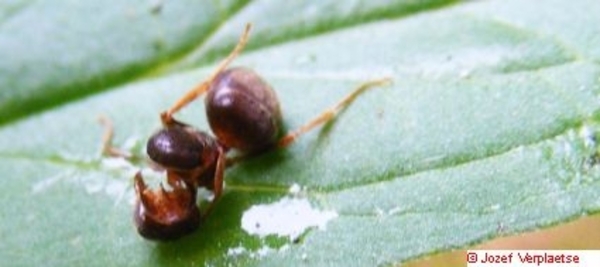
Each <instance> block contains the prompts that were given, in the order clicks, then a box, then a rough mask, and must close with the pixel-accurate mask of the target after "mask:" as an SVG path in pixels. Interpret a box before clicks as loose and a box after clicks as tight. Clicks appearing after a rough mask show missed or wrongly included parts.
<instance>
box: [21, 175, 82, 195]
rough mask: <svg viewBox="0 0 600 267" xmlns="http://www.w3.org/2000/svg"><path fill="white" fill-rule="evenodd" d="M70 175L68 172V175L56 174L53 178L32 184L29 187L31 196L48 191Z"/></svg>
mask: <svg viewBox="0 0 600 267" xmlns="http://www.w3.org/2000/svg"><path fill="white" fill-rule="evenodd" d="M70 173H72V172H68V173H59V174H56V175H54V176H50V177H48V178H46V179H43V180H41V181H39V182H37V183H35V184H33V186H31V193H33V194H39V193H41V192H44V191H46V190H48V188H50V187H51V186H53V185H54V184H56V183H57V182H59V181H60V180H61V179H63V178H65V177H67V176H69V175H70Z"/></svg>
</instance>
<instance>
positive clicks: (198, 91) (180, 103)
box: [160, 23, 252, 125]
mask: <svg viewBox="0 0 600 267" xmlns="http://www.w3.org/2000/svg"><path fill="white" fill-rule="evenodd" d="M250 28H252V25H251V24H250V23H248V24H246V28H245V29H244V33H242V36H241V37H240V40H239V41H238V43H237V45H236V46H235V48H234V49H233V50H232V51H231V53H229V55H228V56H227V57H226V58H225V59H223V61H221V63H219V65H218V66H217V68H215V70H214V71H213V73H212V74H211V75H210V76H208V79H206V80H205V81H203V82H202V83H200V84H198V85H197V86H196V87H194V88H192V89H191V90H189V91H188V92H187V93H186V94H185V95H183V97H181V98H179V100H177V102H175V104H174V105H173V106H171V107H170V108H169V109H168V110H166V111H164V112H163V113H161V114H160V118H161V120H162V122H163V124H165V125H167V124H169V123H171V121H172V117H173V114H175V113H176V112H177V111H179V110H180V109H182V108H183V107H185V106H186V105H188V104H189V103H190V102H192V101H194V100H195V99H196V98H198V97H199V96H200V95H202V94H203V93H205V92H206V91H208V89H209V87H210V83H211V82H212V81H213V80H214V79H215V78H216V77H217V75H219V73H221V72H222V71H223V70H224V69H225V68H226V67H227V66H228V65H229V64H230V63H231V61H233V59H234V58H235V57H236V56H237V55H238V54H239V53H240V52H241V51H242V49H243V48H244V47H245V46H246V43H247V42H248V35H249V33H250Z"/></svg>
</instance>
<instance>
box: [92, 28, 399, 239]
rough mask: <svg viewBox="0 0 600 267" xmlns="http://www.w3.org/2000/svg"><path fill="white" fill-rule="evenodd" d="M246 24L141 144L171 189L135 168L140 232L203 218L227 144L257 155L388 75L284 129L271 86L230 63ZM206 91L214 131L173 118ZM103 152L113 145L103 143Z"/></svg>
mask: <svg viewBox="0 0 600 267" xmlns="http://www.w3.org/2000/svg"><path fill="white" fill-rule="evenodd" d="M249 31H250V24H248V25H247V26H246V28H245V31H244V33H243V34H242V36H241V37H240V40H239V42H238V44H237V45H236V47H235V48H234V49H233V51H232V52H231V53H230V54H229V55H228V56H227V57H226V58H225V59H224V60H223V61H222V62H221V63H220V64H219V65H218V66H217V67H216V69H215V70H214V71H213V73H212V74H211V75H210V76H209V77H208V78H207V79H206V80H205V81H203V82H202V83H200V84H199V85H197V86H196V87H194V88H192V89H191V90H190V91H188V92H187V93H186V94H185V95H184V96H183V97H181V98H180V99H179V100H178V101H177V102H176V103H175V104H174V105H173V106H172V107H170V108H169V109H168V110H166V111H164V112H162V113H161V114H160V119H161V121H162V124H163V128H162V129H160V130H159V131H157V132H156V133H154V134H153V135H152V136H151V137H150V139H149V140H148V142H147V146H146V150H147V154H148V156H149V157H150V159H151V160H152V161H153V162H154V163H156V164H158V165H160V166H161V167H162V168H164V169H165V170H166V173H167V184H168V186H169V187H171V190H165V189H164V188H163V187H162V185H161V186H160V188H159V189H154V190H153V189H150V188H148V187H147V186H146V184H145V183H144V180H143V178H142V176H141V174H140V173H138V174H136V176H135V178H134V187H135V191H136V196H137V201H136V204H135V211H134V221H135V224H136V227H137V229H138V232H139V234H140V235H142V236H143V237H145V238H147V239H152V240H161V241H162V240H172V239H177V238H179V237H182V236H184V235H187V234H189V233H191V232H193V231H194V230H195V229H196V228H198V227H199V225H200V220H201V217H202V216H205V215H206V214H208V213H209V212H210V210H211V209H212V207H213V206H214V204H215V203H216V201H217V200H218V199H219V197H220V196H221V194H222V191H223V176H224V171H225V168H226V165H227V163H228V162H227V161H228V159H227V158H226V154H227V152H228V151H229V150H230V149H236V150H238V151H240V152H242V153H243V154H244V155H254V154H258V153H261V152H264V151H267V150H269V149H272V148H285V147H287V146H288V145H290V144H291V143H293V142H294V140H296V138H297V137H298V136H300V135H302V134H303V133H305V132H308V131H310V130H311V129H313V128H315V127H317V126H319V125H322V124H324V123H326V122H328V121H330V120H331V119H333V118H334V117H335V115H336V114H337V113H338V112H339V111H340V110H342V109H344V108H345V107H347V106H348V105H349V104H350V103H351V102H352V101H353V100H354V99H355V98H356V97H357V96H358V95H359V94H361V93H362V92H363V91H365V90H367V89H369V88H372V87H374V86H380V85H384V84H387V83H389V82H390V79H389V78H385V79H380V80H373V81H369V82H366V83H363V84H361V85H360V86H359V87H358V88H356V89H355V90H354V91H352V92H351V93H350V94H349V95H347V96H346V97H345V98H343V99H342V100H341V101H340V102H339V103H337V104H336V105H335V106H333V107H332V108H330V109H328V110H326V111H324V112H323V113H321V114H320V115H318V116H317V117H316V118H314V119H313V120H311V121H309V122H308V123H306V124H305V125H303V126H301V127H299V128H298V129H297V130H295V131H291V132H289V133H288V134H286V135H283V136H282V134H281V129H282V127H281V121H282V118H281V109H280V106H279V101H278V99H277V95H276V94H275V91H273V89H272V88H271V86H270V85H269V84H267V83H266V82H265V81H264V80H263V79H262V78H261V77H260V76H258V74H256V73H255V72H254V71H252V70H250V69H247V68H241V67H235V68H229V69H227V67H228V65H229V64H230V63H231V61H232V60H233V59H234V58H235V57H236V56H237V55H238V54H239V53H240V51H241V50H242V49H243V47H244V46H245V44H246V42H247V40H248V34H249ZM204 93H206V98H205V106H206V116H207V118H208V122H209V125H210V128H211V130H212V132H213V133H214V135H215V137H212V136H210V135H209V134H207V133H206V132H203V131H200V130H197V129H195V128H193V127H192V126H190V125H188V124H185V123H183V122H180V121H177V120H175V119H174V118H173V115H174V114H175V113H176V112H177V111H179V110H180V109H182V108H183V107H185V106H186V105H188V104H189V103H191V102H192V101H194V100H195V99H196V98H198V97H199V96H201V95H202V94H204ZM105 124H106V123H105ZM105 126H106V125H105ZM105 139H106V140H105V142H107V140H109V139H108V138H105ZM104 151H105V152H111V150H109V149H108V146H106V145H105V146H104ZM199 187H206V188H208V189H210V190H212V191H213V194H214V198H213V200H212V201H211V203H210V204H209V206H208V207H207V209H206V211H205V212H204V214H203V215H201V214H200V210H199V208H198V206H197V204H196V193H197V189H198V188H199Z"/></svg>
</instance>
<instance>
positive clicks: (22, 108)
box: [0, 0, 600, 266]
mask: <svg viewBox="0 0 600 267" xmlns="http://www.w3.org/2000/svg"><path fill="white" fill-rule="evenodd" d="M204 4H205V5H203V6H202V7H203V8H202V9H201V11H202V12H207V14H208V15H206V16H199V15H198V13H195V12H200V11H199V10H198V9H194V8H191V7H189V6H188V5H186V4H184V3H178V2H173V3H172V2H168V3H167V2H163V3H161V2H155V3H151V4H149V3H148V2H144V4H143V5H142V4H140V5H134V4H133V3H129V2H128V4H116V3H115V6H112V5H107V4H106V3H105V4H103V5H104V6H103V8H98V7H94V6H89V5H91V4H89V3H87V4H84V3H82V4H78V5H75V6H69V7H68V8H67V5H66V4H64V6H62V5H56V4H54V5H51V4H44V3H42V2H31V3H30V2H23V3H22V4H21V3H20V2H15V4H13V5H6V6H2V9H3V11H2V13H0V19H2V24H0V36H2V37H0V38H2V39H0V47H4V48H11V51H14V56H12V58H11V57H4V56H3V58H7V60H8V61H2V63H0V69H2V70H3V71H2V72H1V73H2V75H0V84H2V85H3V86H2V87H3V88H6V89H5V90H2V91H1V92H0V96H1V98H0V99H1V100H0V102H1V103H2V104H0V110H1V114H3V115H2V119H1V120H2V121H4V122H5V124H4V125H3V126H2V128H0V158H1V159H2V160H1V161H0V174H2V177H3V181H4V182H3V189H2V190H3V192H2V193H3V194H2V196H1V197H0V204H1V205H2V207H3V208H2V209H1V210H0V211H1V212H2V218H6V219H4V220H3V221H2V223H0V234H2V236H3V237H5V238H3V242H2V243H1V244H0V258H2V259H3V261H6V262H11V263H14V265H17V266H20V265H23V266H32V265H33V266H36V265H50V266H65V265H67V266H68V265H73V266H81V265H86V266H87V265H90V266H106V265H109V266H160V265H166V264H168V265H170V266H205V265H211V266H212V265H216V266H222V265H228V264H232V265H236V266H237V265H248V266H281V264H282V263H285V265H286V266H289V265H291V266H295V265H310V266H374V265H390V264H397V263H400V262H403V261H405V260H407V259H411V258H415V257H418V256H420V255H425V254H429V253H433V252H436V251H443V250H449V249H453V248H460V247H464V246H466V245H468V244H472V243H477V242H482V241H484V240H487V239H491V238H494V237H497V236H501V235H505V234H514V233H519V232H523V231H527V230H533V229H538V228H541V227H544V226H548V225H553V224H557V223H560V222H564V221H568V220H571V219H574V218H578V217H581V216H584V215H587V214H592V213H596V212H598V210H599V209H600V193H599V192H600V190H599V189H600V188H599V187H600V167H599V166H598V162H599V160H598V159H599V158H600V156H599V154H598V144H597V135H598V132H599V131H600V125H599V124H598V94H599V93H600V82H599V74H600V69H599V68H598V62H599V58H600V49H599V48H598V47H600V46H599V45H600V39H598V38H597V36H600V30H599V29H598V28H597V27H592V26H591V25H598V24H599V23H600V21H598V20H599V19H598V17H597V16H594V15H592V14H598V12H600V5H599V4H598V3H596V2H594V1H583V0H581V1H575V2H570V3H565V2H564V1H548V2H547V3H545V4H544V5H543V6H540V5H539V3H538V2H536V1H533V0H531V1H484V2H466V3H459V4H454V5H452V6H444V7H443V8H439V9H436V10H430V11H427V12H417V11H418V10H420V11H423V10H424V9H427V8H431V7H434V6H438V5H441V4H443V3H441V2H440V3H438V2H428V3H425V4H423V5H416V4H412V3H411V2H401V1H398V2H391V3H387V4H380V3H378V2H372V1H369V2H368V3H362V2H358V1H357V2H354V5H351V4H349V3H344V4H342V2H339V3H338V2H336V1H330V2H327V1H325V2H322V4H318V5H315V6H310V5H306V6H304V5H300V4H298V3H295V4H284V3H277V2H274V1H273V2H270V1H254V2H248V3H246V2H234V1H230V2H222V3H219V4H218V5H217V4H215V2H210V1H208V2H207V3H204ZM120 5H125V6H127V5H130V7H131V9H127V8H125V7H123V6H120ZM156 5H160V7H157V6H156ZM280 5H281V6H280ZM177 6H179V9H176V7H177ZM69 8H73V9H74V10H73V12H66V11H65V10H69ZM77 8H79V9H77ZM104 8H106V9H104ZM112 8H114V10H118V11H119V12H125V13H118V12H117V13H114V12H116V11H114V10H113V9H112ZM157 8H158V11H157ZM211 8H214V10H212V11H211ZM279 8H282V9H283V10H284V11H285V10H288V11H290V12H288V13H287V14H290V15H286V12H284V11H281V12H277V10H280V9H279ZM138 9H139V10H144V11H143V12H147V14H146V13H143V12H140V11H136V10H138ZM111 10H112V11H111ZM128 10H133V11H131V12H132V13H131V14H134V15H131V14H130V13H127V11H128ZM215 10H219V12H217V11H215ZM384 10H387V11H384ZM292 11H295V12H292ZM328 12H331V14H333V15H327V14H330V13H328ZM105 13H106V14H105ZM90 14H96V15H97V16H90ZM103 14H104V15H103ZM109 14H110V15H109ZM115 14H121V15H122V16H123V17H118V18H120V20H119V19H116V18H113V17H111V16H115ZM123 14H125V15H123ZM128 14H129V15H128ZM140 14H144V15H140ZM169 14H170V15H171V16H172V18H171V17H169ZM311 14H312V15H311ZM30 16H31V17H30ZM127 16H134V17H135V18H142V17H148V20H152V19H151V17H152V16H160V18H161V19H160V20H158V19H157V18H154V20H155V21H154V23H155V24H154V25H153V26H148V24H147V23H146V22H144V20H143V19H140V20H138V19H134V20H132V21H128V20H127V19H126V18H127ZM136 16H137V17H136ZM163 16H165V17H163ZM34 17H35V18H39V20H40V21H42V22H43V21H45V20H47V21H48V22H51V23H40V25H45V27H50V30H56V31H57V32H56V33H57V34H53V35H52V38H56V39H51V40H48V39H47V38H50V37H48V36H46V35H45V34H46V33H45V32H46V31H44V33H43V34H41V35H36V34H33V32H36V31H40V28H39V27H42V26H39V27H33V26H29V27H25V30H23V31H16V29H17V26H18V25H21V24H19V23H24V24H23V25H29V24H27V23H28V22H27V21H29V20H32V18H34ZM103 17H106V20H105V19H103ZM61 18H62V19H61ZM92 18H93V19H92ZM96 19H97V20H98V21H96ZM84 20H89V21H90V22H89V23H88V24H87V25H85V24H77V23H74V21H84ZM107 21H110V22H111V23H108V22H107ZM246 21H252V22H253V23H255V24H256V27H255V31H254V32H253V35H252V37H251V38H252V42H251V43H250V47H249V48H250V50H248V51H247V52H246V53H245V54H243V55H242V56H241V57H240V58H239V59H238V60H236V61H235V63H234V64H235V65H242V66H247V67H249V68H252V69H254V70H256V71H257V72H258V73H260V74H261V75H262V76H263V77H264V78H265V80H267V81H269V83H270V84H271V85H272V86H273V87H274V88H275V89H276V91H277V94H278V96H279V98H280V100H281V104H282V107H283V110H284V125H285V127H286V128H287V129H294V128H297V127H299V126H300V125H302V124H303V123H304V122H306V121H308V120H309V119H311V118H312V117H314V116H315V115H317V114H319V113H320V112H321V111H323V110H324V109H326V108H328V107H329V106H331V105H332V104H333V103H335V102H336V101H338V100H339V99H341V98H342V97H343V96H344V95H345V94H347V93H348V92H350V91H351V90H352V89H353V88H354V87H356V86H358V85H359V84H360V83H361V82H364V81H366V80H369V79H374V78H380V77H385V76H390V77H392V78H393V80H394V84H393V85H392V86H389V87H382V88H374V89H372V90H369V91H367V92H365V93H364V94H363V95H361V96H360V97H359V98H358V99H357V100H356V101H355V102H354V103H353V104H352V105H351V106H349V107H348V108H347V109H346V110H344V111H343V112H342V113H340V114H339V116H338V117H337V118H336V119H335V120H334V121H332V122H331V123H329V124H327V125H325V126H324V127H322V128H319V129H318V130H316V131H312V132H310V133H308V134H306V135H303V136H302V137H301V138H300V139H299V140H298V142H296V143H294V145H293V146H291V147H289V148H288V149H285V150H277V151H270V152H269V153H266V154H264V155H262V156H259V157H255V158H252V159H249V160H247V161H244V162H243V163H241V164H239V165H237V166H235V167H233V168H231V169H229V170H228V171H227V173H226V180H227V182H226V192H225V195H224V197H223V198H222V199H221V200H220V202H219V203H218V205H217V208H216V210H215V211H214V213H213V214H211V216H210V217H208V218H207V220H206V221H205V222H203V225H202V226H201V228H200V230H199V231H198V232H196V233H194V234H193V235H191V236H189V237H186V238H183V239H181V240H179V241H177V242H172V243H164V244H156V243H152V242H146V241H144V240H143V239H141V238H140V237H139V236H138V235H137V234H136V232H135V229H134V227H133V225H132V220H131V209H132V202H133V188H132V186H131V177H132V176H133V174H134V173H135V172H136V171H137V170H138V169H139V168H146V166H147V163H146V162H145V161H144V160H143V158H144V155H145V151H144V150H145V149H144V148H145V141H146V140H147V138H148V137H149V136H150V135H151V134H152V133H153V132H154V131H155V130H156V129H158V128H159V127H160V122H159V120H158V113H159V112H160V111H162V110H164V109H166V108H167V107H168V106H169V105H170V104H172V103H173V102H174V101H175V100H176V99H177V98H178V97H179V96H180V95H182V94H183V92H185V90H187V89H188V88H190V87H192V86H193V85H194V84H196V83H197V82H199V81H200V80H202V79H203V77H206V76H207V75H208V73H209V72H210V71H211V69H212V66H211V65H207V64H208V62H209V61H211V59H216V57H217V56H222V55H223V54H225V53H227V50H228V49H229V48H230V47H231V46H232V44H233V42H234V40H235V39H236V38H237V36H238V35H239V33H240V31H241V29H242V25H243V24H244V23H245V22H246ZM29 23H31V22H29ZM61 23H62V24H61ZM113 23H114V25H113ZM178 23H179V24H178ZM311 23H314V24H311ZM52 25H54V26H52ZM58 25H64V27H58ZM136 25H137V26H136ZM182 25H186V26H182ZM51 26H52V27H57V28H52V27H51ZM67 26H68V27H67ZM158 26H160V27H158ZM136 27H139V30H136ZM78 28H81V29H80V30H82V31H83V30H84V32H86V33H87V34H89V36H87V35H86V34H83V35H79V36H80V37H81V39H80V40H77V41H75V40H69V38H67V37H69V36H71V35H72V34H74V33H77V32H78V31H77V29H78ZM291 28H294V29H295V31H291V32H290V31H289V29H291ZM11 29H12V31H11ZM199 29H212V30H199ZM94 30H96V31H97V32H94ZM157 32H158V33H157ZM58 33H62V34H64V35H61V34H58ZM99 33H100V34H107V37H106V38H107V39H98V42H93V41H90V38H92V37H95V36H98V34H99ZM159 33H160V34H163V35H160V36H161V38H162V39H164V40H168V42H166V43H165V44H161V45H160V49H158V50H160V52H157V50H156V49H157V48H156V47H154V48H153V46H152V43H153V42H154V41H156V38H158V37H156V36H157V34H159ZM113 35H114V36H113ZM145 35H147V38H141V37H140V36H145ZM36 36H38V37H37V38H39V39H40V40H45V41H44V42H47V43H48V46H47V47H43V46H41V44H40V42H39V41H35V40H36V39H35V38H36ZM61 36H62V37H64V38H66V39H65V40H66V41H65V42H63V43H60V42H59V43H57V41H58V40H60V38H61ZM167 36H168V38H167ZM28 38H29V39H28ZM111 38H114V41H111V40H113V39H111ZM161 38H159V39H161ZM199 41H200V42H201V44H200V45H198V42H199ZM128 42H131V43H128ZM116 43H118V44H116ZM87 46H92V47H95V49H96V50H94V49H87V48H86V47H87ZM146 46H147V47H146ZM33 47H36V48H35V49H34V48H33ZM75 47H80V48H82V49H80V50H79V49H75ZM139 47H146V50H144V49H141V50H140V49H139ZM17 48H18V49H17ZM61 49H65V51H73V52H72V53H71V52H69V53H65V52H61ZM163 49H164V50H163ZM142 50H143V51H142ZM0 51H4V52H2V53H7V52H6V49H0ZM131 51H135V52H131ZM106 53H108V54H106ZM110 53H114V54H110ZM55 55H60V57H56V56H55ZM63 56H64V57H63ZM24 58H28V60H30V61H20V60H23V59H24ZM89 59H97V61H94V62H91V61H90V60H89ZM10 60H13V61H10ZM11 62H12V63H11ZM15 62H25V63H22V64H21V63H19V64H17V63H15ZM34 63H35V64H34ZM54 64H58V65H54ZM60 64H63V65H61V66H64V69H63V68H60V67H57V66H59V65H60ZM15 66H19V67H18V68H15ZM67 74H68V75H67ZM132 74H133V75H132ZM67 76H68V77H69V78H66V77H67ZM33 77H36V79H33ZM142 77H146V78H147V77H152V78H149V79H140V78H142ZM95 81H100V82H98V83H96V82H95ZM87 95H90V96H89V97H85V98H83V96H87ZM38 103H41V104H40V105H41V106H42V107H39V106H35V105H37V104H38ZM31 105H34V106H35V107H31ZM203 109H204V104H203V102H202V101H197V102H195V103H193V104H192V105H190V106H189V107H188V108H186V109H184V110H183V111H182V112H181V113H180V114H178V116H179V117H178V118H180V119H181V120H183V121H186V122H189V123H191V124H193V125H195V126H197V127H198V128H200V129H209V127H208V124H207V122H206V119H205V114H204V110H203ZM101 114H103V115H106V116H107V117H109V118H111V119H112V120H113V121H114V125H115V128H116V134H117V136H116V139H115V140H114V141H115V145H117V146H119V147H121V148H124V149H128V150H129V151H131V152H132V153H134V155H136V156H137V157H138V160H135V161H131V162H129V161H123V160H118V159H110V158H105V157H102V156H101V155H100V152H99V150H100V139H101V135H102V129H101V127H100V126H99V125H98V124H97V117H98V116H99V115H101ZM19 118H20V119H19ZM140 158H141V160H139V159H140ZM144 174H145V175H146V177H147V178H148V179H149V180H158V179H160V177H161V174H160V173H154V172H151V171H148V170H147V168H146V169H145V171H144ZM294 185H299V186H300V187H301V188H302V190H300V192H299V193H298V194H296V196H294V197H295V198H298V199H308V200H309V201H310V203H311V205H312V206H313V208H314V209H315V210H320V211H323V212H333V213H335V214H337V217H335V218H333V219H331V220H329V221H328V222H327V223H326V225H325V226H324V227H312V228H310V229H305V231H302V234H301V235H300V236H299V237H297V238H292V239H289V238H287V237H286V236H283V237H278V236H276V235H271V236H268V237H261V236H257V235H254V234H252V233H251V232H250V231H248V229H246V228H244V229H243V228H242V224H243V223H244V219H243V218H244V215H245V214H248V212H249V211H250V210H251V209H252V208H254V207H259V206H260V205H267V204H272V203H278V202H280V201H282V200H284V199H290V198H293V197H292V196H289V195H290V193H289V190H290V188H294V187H295V186H294ZM273 216H276V214H275V215H273ZM267 219H268V218H267ZM256 227H259V226H258V225H257V226H256ZM33 252H35V253H33Z"/></svg>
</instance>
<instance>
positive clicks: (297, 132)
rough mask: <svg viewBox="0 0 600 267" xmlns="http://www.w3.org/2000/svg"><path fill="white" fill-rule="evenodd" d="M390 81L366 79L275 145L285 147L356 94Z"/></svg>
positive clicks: (331, 115) (349, 101) (321, 121)
mask: <svg viewBox="0 0 600 267" xmlns="http://www.w3.org/2000/svg"><path fill="white" fill-rule="evenodd" d="M391 81H392V80H391V78H383V79H379V80H373V81H368V82H365V83H362V84H361V85H359V86H358V88H356V89H355V90H354V91H352V92H351V93H350V94H348V95H347V96H346V97H344V98H343V99H342V100H341V101H340V102H338V103H337V104H336V105H335V106H333V107H331V108H329V109H327V110H325V111H324V112H322V113H321V114H319V115H318V116H317V117H315V118H314V119H312V120H310V121H309V122H308V123H306V124H304V125H302V126H300V128H298V129H296V130H294V131H291V132H289V133H288V134H286V135H285V136H284V137H282V138H281V139H279V141H278V142H277V147H279V148H284V147H287V146H288V145H290V144H291V143H293V142H294V141H295V140H296V138H298V136H300V135H302V134H304V133H306V132H308V131H310V130H312V129H313V128H315V127H317V126H319V125H321V124H324V123H326V122H328V121H330V120H331V119H333V118H335V115H337V114H338V113H339V112H340V111H341V110H343V109H344V108H346V107H347V106H348V105H349V104H350V103H352V101H354V99H356V97H357V96H358V95H360V94H361V93H363V92H364V91H366V90H367V89H370V88H373V87H375V86H383V85H387V84H389V83H391Z"/></svg>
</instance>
